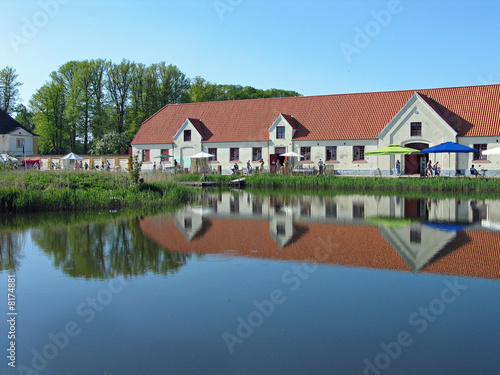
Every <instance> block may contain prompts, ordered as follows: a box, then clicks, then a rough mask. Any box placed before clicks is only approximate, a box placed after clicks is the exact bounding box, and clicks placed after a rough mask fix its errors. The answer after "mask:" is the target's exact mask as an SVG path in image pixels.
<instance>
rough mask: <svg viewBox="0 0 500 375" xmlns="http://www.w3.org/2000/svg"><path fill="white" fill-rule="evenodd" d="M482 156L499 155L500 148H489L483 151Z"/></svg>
mask: <svg viewBox="0 0 500 375" xmlns="http://www.w3.org/2000/svg"><path fill="white" fill-rule="evenodd" d="M482 154H483V155H500V147H496V148H490V149H489V150H484V151H483V152H482Z"/></svg>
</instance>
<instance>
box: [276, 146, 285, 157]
mask: <svg viewBox="0 0 500 375" xmlns="http://www.w3.org/2000/svg"><path fill="white" fill-rule="evenodd" d="M285 152H286V147H275V148H274V153H275V154H278V155H281V154H284V153H285Z"/></svg>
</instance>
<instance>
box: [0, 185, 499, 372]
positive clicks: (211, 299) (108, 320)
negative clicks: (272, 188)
mask: <svg viewBox="0 0 500 375" xmlns="http://www.w3.org/2000/svg"><path fill="white" fill-rule="evenodd" d="M96 218H98V219H99V220H97V219H96V221H95V222H88V221H85V220H83V221H82V220H78V218H75V217H68V218H64V217H56V218H52V219H50V218H39V217H34V218H32V217H21V218H12V217H3V218H0V219H1V221H2V230H1V232H0V254H1V258H0V262H1V263H0V266H1V269H2V271H1V273H0V301H3V302H2V303H3V308H2V311H3V314H4V317H3V319H2V321H3V323H2V324H1V325H0V329H1V337H2V339H1V340H0V342H1V343H2V349H3V350H4V353H7V355H8V353H9V351H8V350H6V349H9V348H10V346H11V345H10V341H14V344H15V345H14V346H15V365H16V368H12V367H9V366H8V363H9V362H10V361H11V360H12V359H8V358H6V356H5V355H4V356H3V357H2V358H3V359H2V363H1V364H0V367H1V373H2V374H64V375H71V374H85V375H87V374H113V375H120V374H218V375H219V374H346V375H358V374H370V375H376V374H498V373H499V371H500V356H498V350H499V348H500V324H499V319H500V318H499V311H500V202H499V201H493V200H485V201H479V200H478V201H476V200H462V201H457V200H453V199H444V200H412V199H404V198H398V197H369V196H353V195H351V196H335V197H312V196H301V197H270V196H265V195H262V196H260V195H251V194H249V193H247V192H245V191H242V192H231V193H221V194H211V193H206V194H205V195H204V196H203V197H202V201H201V202H200V204H199V205H198V206H194V207H186V208H183V209H181V210H179V211H177V212H176V213H174V214H160V215H153V216H141V217H131V218H126V219H119V218H116V219H114V218H113V214H112V213H111V214H110V213H107V214H105V213H103V214H102V215H101V216H99V215H97V216H96ZM89 221H90V220H89ZM14 222H15V223H16V224H15V225H14V224H13V223H14ZM16 226H17V228H19V227H21V228H24V229H23V230H22V231H20V230H16V229H15V228H16ZM8 275H15V284H16V289H15V293H14V294H15V312H16V313H17V315H15V320H12V319H11V318H12V317H13V316H14V315H7V314H8V313H9V310H8V307H9V305H8V296H7V294H8V293H9V292H8ZM11 300H12V298H11ZM11 306H12V303H11ZM10 312H12V311H10ZM8 319H11V321H10V322H8ZM14 322H15V323H14ZM9 330H10V331H9ZM12 330H13V331H12ZM9 332H11V333H12V332H14V333H15V339H11V340H9V339H8V334H9Z"/></svg>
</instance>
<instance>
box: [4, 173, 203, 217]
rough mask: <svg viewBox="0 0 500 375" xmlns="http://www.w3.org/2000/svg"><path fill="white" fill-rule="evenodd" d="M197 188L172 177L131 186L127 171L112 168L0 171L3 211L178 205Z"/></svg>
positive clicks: (189, 198)
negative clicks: (105, 170) (123, 172)
mask: <svg viewBox="0 0 500 375" xmlns="http://www.w3.org/2000/svg"><path fill="white" fill-rule="evenodd" d="M194 196H195V190H194V189H191V188H189V187H185V186H181V185H179V184H177V183H175V182H170V181H155V182H145V183H143V184H141V185H140V186H137V187H131V186H130V180H129V178H128V175H126V174H121V173H109V172H83V171H82V172H64V171H44V172H39V171H30V172H18V171H15V172H1V173H0V211H3V212H30V211H80V210H88V209H103V208H125V207H139V206H159V205H175V204H180V203H183V202H187V201H190V200H191V199H192V198H193V197H194Z"/></svg>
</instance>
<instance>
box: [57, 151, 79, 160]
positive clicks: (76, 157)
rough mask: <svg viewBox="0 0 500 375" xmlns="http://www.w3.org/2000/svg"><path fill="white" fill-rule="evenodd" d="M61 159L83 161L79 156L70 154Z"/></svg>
mask: <svg viewBox="0 0 500 375" xmlns="http://www.w3.org/2000/svg"><path fill="white" fill-rule="evenodd" d="M61 159H68V160H76V159H83V158H82V157H81V156H78V155H76V154H74V153H72V152H70V153H69V154H68V155H66V156H64V157H62V158H61Z"/></svg>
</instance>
